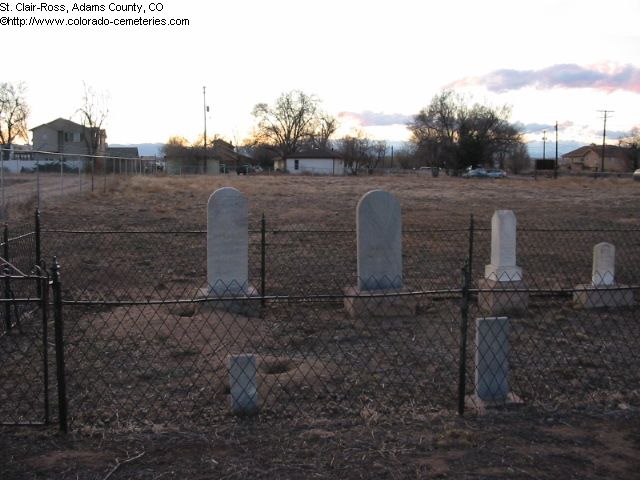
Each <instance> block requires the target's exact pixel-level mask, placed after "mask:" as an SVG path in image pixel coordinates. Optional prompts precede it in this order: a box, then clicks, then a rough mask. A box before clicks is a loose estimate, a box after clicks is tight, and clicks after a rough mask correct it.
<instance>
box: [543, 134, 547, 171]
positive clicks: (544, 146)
mask: <svg viewBox="0 0 640 480" xmlns="http://www.w3.org/2000/svg"><path fill="white" fill-rule="evenodd" d="M546 159H547V131H546V130H543V131H542V162H543V163H542V164H543V165H544V161H545V160H546ZM544 168H546V167H544Z"/></svg>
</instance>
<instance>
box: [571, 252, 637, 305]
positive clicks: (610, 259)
mask: <svg viewBox="0 0 640 480" xmlns="http://www.w3.org/2000/svg"><path fill="white" fill-rule="evenodd" d="M615 257H616V248H615V247H614V246H613V245H612V244H610V243H607V242H602V243H598V244H597V245H596V246H595V247H593V266H592V269H591V283H590V284H585V285H577V286H576V288H575V291H574V292H573V302H574V304H575V305H576V306H578V307H583V308H599V307H624V306H630V305H633V304H634V298H633V290H631V289H628V288H627V287H626V285H621V284H617V283H616V272H615V268H616V267H615V262H616V260H615Z"/></svg>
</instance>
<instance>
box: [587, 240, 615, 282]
mask: <svg viewBox="0 0 640 480" xmlns="http://www.w3.org/2000/svg"><path fill="white" fill-rule="evenodd" d="M615 263H616V247H614V246H613V245H612V244H610V243H607V242H602V243H599V244H597V245H596V246H595V247H593V269H592V271H591V282H592V283H593V284H594V285H596V286H605V285H613V284H614V283H615V268H616V267H615Z"/></svg>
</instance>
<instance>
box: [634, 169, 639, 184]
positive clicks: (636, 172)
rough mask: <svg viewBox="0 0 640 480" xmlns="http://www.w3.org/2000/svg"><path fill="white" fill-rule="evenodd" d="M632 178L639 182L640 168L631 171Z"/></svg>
mask: <svg viewBox="0 0 640 480" xmlns="http://www.w3.org/2000/svg"><path fill="white" fill-rule="evenodd" d="M633 179H634V180H635V181H636V182H640V168H639V169H638V170H636V171H634V172H633Z"/></svg>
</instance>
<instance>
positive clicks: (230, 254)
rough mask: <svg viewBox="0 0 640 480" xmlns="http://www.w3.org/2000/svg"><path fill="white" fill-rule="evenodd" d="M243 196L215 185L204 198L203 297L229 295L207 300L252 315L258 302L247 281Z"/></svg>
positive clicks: (217, 305) (246, 222) (255, 311)
mask: <svg viewBox="0 0 640 480" xmlns="http://www.w3.org/2000/svg"><path fill="white" fill-rule="evenodd" d="M248 216H249V214H248V208H247V199H246V197H245V196H244V195H243V194H242V193H241V192H240V191H238V190H236V189H235V188H231V187H224V188H219V189H218V190H216V191H215V192H213V194H211V196H210V197H209V201H208V202H207V288H206V289H205V291H204V292H203V293H204V295H205V296H206V297H210V298H212V299H215V298H229V297H231V298H232V299H231V300H221V301H214V302H211V305H207V306H211V307H214V308H224V309H226V310H230V311H235V312H238V313H243V314H246V315H249V316H253V315H256V314H257V312H258V310H259V302H257V301H255V300H249V299H248V298H250V297H256V296H257V291H256V289H255V288H254V287H253V286H251V285H250V284H249V222H248Z"/></svg>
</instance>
